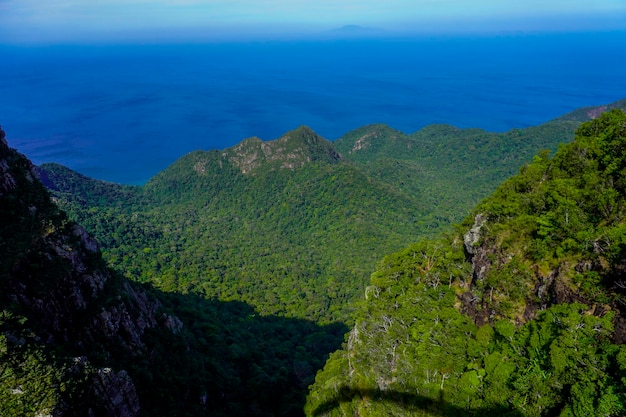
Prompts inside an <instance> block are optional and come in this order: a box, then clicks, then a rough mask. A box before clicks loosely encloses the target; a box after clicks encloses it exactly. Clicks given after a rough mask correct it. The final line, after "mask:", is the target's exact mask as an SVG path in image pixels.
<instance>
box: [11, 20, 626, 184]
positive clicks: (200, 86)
mask: <svg viewBox="0 0 626 417" xmlns="http://www.w3.org/2000/svg"><path fill="white" fill-rule="evenodd" d="M0 53H2V59H1V60H0V97H2V100H1V101H0V124H1V125H2V126H3V128H4V129H5V130H6V132H7V137H8V140H9V144H10V145H11V146H12V147H15V148H17V149H18V150H20V151H21V152H22V153H24V154H26V155H27V156H28V157H29V158H31V159H32V160H33V161H34V162H35V163H43V162H51V161H53V162H59V163H62V164H64V165H67V166H69V167H71V168H73V169H76V170H78V171H79V172H82V173H83V174H86V175H88V176H90V177H94V178H99V179H105V180H109V181H116V182H122V183H134V184H140V183H143V182H145V181H146V180H148V179H149V178H150V177H151V176H153V175H154V174H156V173H157V172H159V171H160V170H162V169H164V168H166V167H167V166H168V165H169V164H171V163H172V162H173V161H175V160H176V159H177V158H179V157H180V156H182V155H184V154H185V153H187V152H190V151H192V150H196V149H216V148H217V149H221V148H225V147H229V146H232V145H234V144H236V143H238V142H239V141H241V140H242V139H244V138H246V137H250V136H258V137H261V138H262V139H264V140H271V139H275V138H277V137H279V136H280V135H282V134H283V133H285V132H286V131H288V130H291V129H294V128H296V127H298V126H300V125H308V126H310V127H311V128H313V129H314V130H315V131H316V132H317V133H318V134H320V135H322V136H324V137H326V138H327V139H330V140H333V139H336V138H338V137H340V136H341V135H342V134H344V133H346V132H348V131H350V130H352V129H355V128H357V127H360V126H363V125H366V124H371V123H387V124H388V125H390V126H392V127H394V128H396V129H399V130H402V131H404V132H407V133H410V132H413V131H415V130H418V129H420V128H421V127H423V126H425V125H427V124H431V123H448V124H452V125H455V126H458V127H480V128H483V129H486V130H490V131H505V130H508V129H512V128H523V127H526V126H531V125H536V124H539V123H542V122H545V121H547V120H550V119H552V118H555V117H558V116H560V115H562V114H564V113H566V112H568V111H571V110H574V109H576V108H578V107H583V106H590V105H599V104H606V103H609V102H612V101H616V100H618V99H621V98H624V97H626V33H622V32H620V33H602V34H566V35H565V34H560V35H556V34H553V35H515V36H512V35H509V36H499V37H489V38H487V37H482V38H480V37H477V38H465V39H459V38H431V39H403V40H389V39H388V40H367V41H366V40H361V41H355V40H352V41H323V42H321V41H320V42H313V41H300V42H266V43H263V42H257V43H230V44H204V45H118V46H103V45H100V46H53V47H8V46H0Z"/></svg>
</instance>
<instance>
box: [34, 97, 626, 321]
mask: <svg viewBox="0 0 626 417" xmlns="http://www.w3.org/2000/svg"><path fill="white" fill-rule="evenodd" d="M623 104H624V103H623V102H618V103H615V104H613V105H612V106H623ZM590 111H591V110H587V111H583V112H582V113H580V112H579V113H575V114H570V115H566V116H564V117H562V118H559V119H556V120H553V121H550V122H547V123H545V124H543V125H541V126H537V127H531V128H527V129H515V130H513V131H510V132H505V133H500V134H498V133H489V132H485V131H483V130H480V129H457V128H454V127H452V126H445V125H436V126H428V127H426V128H424V129H421V130H419V131H417V132H415V133H413V134H410V135H406V134H403V133H401V132H398V131H396V130H393V129H391V128H389V127H387V126H384V125H371V126H365V127H363V128H360V129H356V130H355V131H352V132H349V133H347V134H346V135H344V136H343V137H341V138H339V139H338V140H336V141H335V142H332V143H331V142H328V141H326V140H325V139H323V138H321V137H319V136H317V135H316V134H315V133H314V132H313V131H312V130H311V129H308V128H299V129H296V130H294V131H292V132H288V133H287V134H285V135H284V136H283V137H281V138H279V139H277V140H274V141H268V142H264V141H261V140H260V139H258V138H251V139H248V140H245V141H243V142H241V143H240V144H239V145H237V146H235V147H233V148H229V149H226V150H222V151H217V150H214V151H197V152H192V153H190V154H188V155H185V156H184V157H182V158H181V159H179V160H178V161H176V162H175V163H174V164H173V165H172V166H170V167H169V168H168V169H166V170H165V171H163V172H161V173H160V174H158V175H156V176H155V177H154V178H152V179H151V180H150V181H149V182H148V183H147V184H145V185H144V186H141V187H131V186H122V185H118V184H111V183H105V182H101V181H96V180H92V179H89V178H85V177H83V176H81V175H80V174H78V173H75V172H72V171H70V170H68V169H67V168H65V167H62V166H59V165H55V164H44V165H43V166H41V167H40V171H41V176H42V179H43V181H44V183H45V184H46V185H47V186H48V187H49V188H50V189H51V190H52V191H53V193H54V195H55V197H56V201H57V202H58V204H59V205H60V206H61V207H62V208H63V209H64V210H65V211H66V212H67V213H68V214H69V216H70V218H72V219H73V220H75V221H77V222H78V223H80V224H81V225H83V226H85V227H86V228H87V230H88V231H89V232H90V233H92V234H93V235H94V236H95V237H96V238H97V240H98V241H99V242H100V243H101V245H102V249H103V255H104V258H105V259H106V260H107V262H108V263H109V264H110V265H111V266H112V267H114V268H115V269H117V270H118V271H120V272H121V273H122V274H124V275H125V276H126V277H128V278H129V279H132V280H136V281H140V282H146V283H151V284H153V285H154V286H156V287H157V288H159V289H162V290H164V291H177V292H181V293H190V292H191V293H195V294H199V295H200V296H202V297H208V298H216V299H219V300H222V301H243V302H246V303H248V304H250V305H252V306H254V308H255V309H257V311H259V313H261V314H278V315H281V316H286V317H295V318H303V319H309V320H313V321H315V322H317V323H321V324H329V323H333V322H336V321H340V322H344V323H351V322H352V312H353V306H354V303H353V301H355V300H358V299H360V298H362V295H363V290H364V288H365V286H366V285H367V284H368V281H369V275H370V274H371V271H372V270H373V269H374V268H375V265H376V262H378V260H379V259H380V258H381V257H382V256H383V255H384V254H387V253H392V252H395V251H397V250H400V249H401V248H403V247H406V246H407V245H409V244H411V243H413V242H415V241H416V240H419V238H421V237H426V236H429V237H434V236H437V234H438V233H440V232H441V231H443V230H446V228H449V227H450V225H451V224H453V223H455V222H458V221H461V220H462V219H463V218H464V217H465V216H466V215H467V213H469V211H470V210H471V209H472V207H473V206H475V205H476V204H477V203H478V202H479V201H480V199H482V198H484V197H485V196H487V195H488V194H489V193H490V192H493V190H495V189H496V187H497V186H498V184H499V183H500V182H501V181H503V180H504V179H506V178H508V177H509V176H510V175H513V174H514V173H515V172H516V171H517V170H518V169H519V167H521V166H522V165H523V164H524V163H526V162H528V161H530V160H531V159H532V156H533V155H534V154H536V153H538V152H539V151H540V150H541V149H546V148H547V149H552V150H555V149H556V147H557V146H558V144H559V143H565V142H569V141H571V140H572V139H573V137H574V131H575V129H576V127H577V126H578V125H579V123H580V121H581V120H582V119H585V118H589V114H588V113H589V112H590Z"/></svg>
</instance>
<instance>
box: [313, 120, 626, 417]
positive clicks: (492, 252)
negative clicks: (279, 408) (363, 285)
mask: <svg viewBox="0 0 626 417" xmlns="http://www.w3.org/2000/svg"><path fill="white" fill-rule="evenodd" d="M625 214H626V114H624V113H623V112H622V111H620V110H613V111H610V112H607V113H605V114H603V115H602V116H600V117H598V118H597V119H595V120H593V121H591V122H587V123H585V124H583V125H582V126H581V127H580V128H579V129H578V131H577V135H576V139H575V141H574V142H572V143H570V144H567V145H563V146H561V147H560V148H559V150H558V152H556V154H555V155H554V157H553V158H550V157H549V156H548V153H547V152H542V153H540V154H539V155H538V156H536V157H535V158H534V160H533V162H532V163H531V164H528V165H525V166H524V167H523V168H522V169H521V170H520V172H519V174H518V175H516V176H514V177H513V178H511V179H509V180H507V181H505V182H504V183H503V184H502V185H501V186H500V187H499V188H498V189H497V191H496V192H495V193H494V194H493V195H492V196H490V197H488V198H487V199H485V200H484V201H483V202H482V203H480V204H479V205H478V206H477V207H476V208H475V209H474V210H473V211H472V213H471V214H470V215H469V216H468V217H467V218H466V219H465V220H464V222H463V223H462V224H461V225H460V226H459V227H458V228H457V229H456V230H455V231H454V232H452V233H449V234H447V235H445V236H443V237H442V238H439V239H436V240H423V241H421V242H419V243H416V244H413V245H411V246H409V247H408V248H406V249H405V250H403V251H401V252H397V253H395V254H392V255H389V256H387V257H386V258H385V259H384V260H383V261H382V262H381V263H380V264H379V266H378V269H377V270H376V272H375V273H374V274H373V275H372V277H371V285H370V286H368V287H367V289H366V291H365V297H366V301H365V302H364V303H363V305H362V306H361V308H360V310H359V311H358V313H357V315H356V324H355V325H354V327H353V329H352V331H351V332H350V334H349V337H348V338H347V343H346V344H345V346H344V348H343V349H342V350H340V351H338V352H335V353H333V354H332V355H331V359H330V360H329V361H328V362H327V363H326V366H325V367H324V369H323V370H322V371H321V372H320V373H318V375H317V378H316V382H315V384H314V385H313V386H312V387H311V393H310V395H309V400H308V404H307V408H306V413H307V415H308V416H322V415H324V416H353V415H359V416H362V417H365V416H391V415H402V416H443V415H445V416H448V415H450V416H462V415H463V416H465V415H476V416H488V415H494V416H496V415H498V416H500V415H508V416H547V415H554V416H557V415H558V416H617V415H624V413H625V412H626V378H625V375H626V350H625V349H624V347H623V345H622V343H623V342H624V340H625V335H626V333H625V329H626V326H625V325H626V321H625V318H624V317H625V316H624V313H626V310H625V307H624V306H625V305H626V289H625V288H626V285H624V282H623V280H624V271H625V270H626V268H625V267H624V258H625V255H626V240H625V236H626V234H625V231H626V221H625V217H624V216H625Z"/></svg>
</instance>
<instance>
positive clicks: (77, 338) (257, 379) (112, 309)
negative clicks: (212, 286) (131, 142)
mask: <svg viewBox="0 0 626 417" xmlns="http://www.w3.org/2000/svg"><path fill="white" fill-rule="evenodd" d="M65 173H66V174H67V172H65ZM64 178H65V179H66V181H67V184H73V185H74V186H77V187H79V186H83V185H84V184H89V180H88V179H85V178H81V177H68V176H65V177H64ZM48 181H50V179H49V178H48ZM91 185H93V186H96V187H97V186H99V185H101V184H91ZM106 186H107V187H109V186H112V185H110V184H107V185H106ZM112 187H113V189H115V190H118V191H120V193H121V195H123V196H126V195H128V193H127V192H131V193H132V188H131V189H126V188H124V187H122V188H120V187H119V186H112ZM129 190H130V191H129ZM93 202H94V201H89V202H88V203H90V204H91V203H93ZM83 203H85V202H83ZM106 203H107V204H108V202H106ZM103 204H105V203H103ZM0 252H1V253H2V261H1V262H0V414H1V415H2V416H7V417H10V416H15V417H18V416H19V417H22V416H26V415H53V416H56V417H66V416H85V415H92V416H96V417H100V416H102V417H135V416H162V415H169V416H174V415H176V416H198V415H214V416H240V415H250V416H267V415H273V416H298V415H301V414H302V408H303V404H304V398H305V392H306V388H307V386H308V385H309V384H310V383H311V382H312V381H313V377H314V374H315V371H316V370H317V369H319V368H320V367H321V366H322V364H323V358H324V357H325V356H326V355H327V354H328V352H330V351H332V350H335V349H337V348H338V347H339V344H340V341H341V340H342V339H343V334H344V333H345V332H346V330H347V329H346V328H345V327H344V326H342V325H339V324H335V325H330V326H326V327H320V326H317V325H315V324H314V323H311V322H309V321H302V320H293V319H284V318H279V317H271V316H264V317H259V316H258V314H257V312H255V311H254V310H253V309H252V308H251V307H250V306H248V305H246V304H244V303H239V302H231V303H223V302H219V301H216V300H207V299H202V298H199V297H197V296H191V295H187V296H184V295H180V294H174V293H168V294H165V293H162V292H160V291H157V290H155V289H154V288H151V287H149V286H140V285H138V284H136V283H132V282H130V281H128V280H126V279H125V278H122V277H121V276H119V275H118V274H117V273H116V272H114V271H112V270H111V269H109V268H108V267H107V266H106V265H105V263H104V261H103V260H102V258H101V256H100V251H99V247H98V244H97V243H96V241H95V240H93V239H92V238H91V237H90V236H89V235H88V234H87V233H86V231H85V230H84V229H83V228H82V227H80V226H78V225H76V224H75V223H73V222H71V221H70V220H68V219H67V217H66V215H65V214H64V213H63V212H61V211H60V210H59V209H58V207H57V206H56V205H54V204H53V203H52V201H51V199H50V195H49V193H48V191H47V190H46V189H45V188H44V186H43V185H42V184H41V183H40V182H39V180H38V172H37V171H36V170H35V168H34V167H33V166H32V164H30V162H29V161H28V160H27V159H26V158H25V157H24V156H22V155H19V154H18V153H17V152H16V151H15V150H13V149H10V148H9V147H8V144H7V142H6V140H5V135H4V132H3V131H2V130H1V129H0ZM172 311H175V314H172Z"/></svg>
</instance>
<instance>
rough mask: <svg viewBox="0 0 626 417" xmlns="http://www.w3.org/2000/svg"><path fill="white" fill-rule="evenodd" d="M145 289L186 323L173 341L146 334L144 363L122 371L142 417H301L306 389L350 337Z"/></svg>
mask: <svg viewBox="0 0 626 417" xmlns="http://www.w3.org/2000/svg"><path fill="white" fill-rule="evenodd" d="M144 289H146V290H147V291H149V292H150V293H151V294H152V295H154V296H155V297H156V298H158V299H159V300H160V301H161V302H162V304H163V306H164V311H165V312H166V313H167V314H172V315H175V316H176V317H178V318H179V319H180V320H181V321H182V323H183V327H182V330H181V331H180V332H178V333H177V334H169V333H170V332H163V331H160V332H156V331H155V332H153V334H148V335H147V339H146V340H147V341H148V344H149V350H150V358H149V360H148V361H144V362H143V363H136V361H133V362H129V363H128V364H126V365H127V366H128V368H127V369H128V370H129V373H131V376H132V378H133V380H135V382H136V385H137V386H138V391H139V395H140V400H141V403H142V408H143V409H144V411H146V413H145V415H180V416H183V415H205V414H207V413H208V414H210V415H219V416H240V415H246V416H289V417H291V416H302V415H303V409H304V404H305V400H306V395H307V393H308V386H309V385H311V384H312V383H313V382H314V379H315V375H316V373H317V371H318V370H320V369H321V368H322V367H323V366H324V364H325V362H326V360H327V359H328V355H329V354H330V353H331V352H333V351H335V350H337V349H339V348H341V343H342V342H343V340H344V334H346V333H347V331H348V328H347V327H346V326H345V325H344V324H342V323H333V324H329V325H326V326H320V325H317V324H315V323H313V322H311V321H307V320H301V319H293V318H284V317H277V316H262V315H259V314H258V313H257V312H256V311H255V310H254V309H253V308H252V307H251V306H250V305H248V304H246V303H243V302H238V301H230V302H222V301H218V300H208V299H205V298H203V297H200V296H198V295H193V294H185V295H183V294H178V293H165V292H162V291H159V290H157V289H155V288H153V287H149V286H144ZM181 336H182V337H181ZM163 413H165V414H163ZM169 413H171V414H169Z"/></svg>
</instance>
